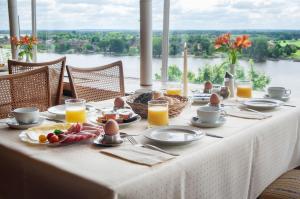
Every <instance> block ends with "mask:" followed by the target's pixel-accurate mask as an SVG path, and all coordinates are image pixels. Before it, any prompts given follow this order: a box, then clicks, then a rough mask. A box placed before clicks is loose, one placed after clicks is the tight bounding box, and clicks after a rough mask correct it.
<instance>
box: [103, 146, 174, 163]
mask: <svg viewBox="0 0 300 199" xmlns="http://www.w3.org/2000/svg"><path fill="white" fill-rule="evenodd" d="M100 152H101V153H105V154H108V155H113V156H116V157H118V158H121V159H123V160H127V161H130V162H133V163H136V164H141V165H146V166H154V165H156V164H160V163H163V162H165V161H168V160H170V159H172V158H174V156H171V155H168V154H165V153H162V152H159V151H155V150H151V149H147V148H144V147H138V146H124V147H116V148H109V149H103V150H101V151H100Z"/></svg>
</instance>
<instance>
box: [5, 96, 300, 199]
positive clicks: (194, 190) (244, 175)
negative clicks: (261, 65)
mask: <svg viewBox="0 0 300 199" xmlns="http://www.w3.org/2000/svg"><path fill="white" fill-rule="evenodd" d="M296 102H297V101H296V100H294V101H291V102H290V103H293V104H295V103H296ZM101 104H103V103H100V104H99V106H101ZM298 105H300V104H298ZM196 108H197V106H191V107H189V108H187V109H186V110H185V111H184V112H183V113H182V114H181V115H180V116H179V117H177V118H174V119H172V120H171V123H172V124H183V125H188V124H189V120H190V118H191V117H192V116H193V115H195V110H196ZM270 113H271V114H272V115H273V117H271V118H268V119H265V120H247V119H241V118H234V117H228V118H227V122H226V124H225V125H224V126H223V127H220V128H216V129H206V130H204V131H205V132H208V133H211V134H216V135H221V136H224V137H225V138H223V139H219V138H212V137H205V138H203V139H202V140H199V141H197V142H194V143H192V144H189V145H185V146H179V147H171V146H170V147H164V148H165V149H167V150H170V151H174V152H177V153H179V154H180V156H179V157H176V158H175V159H173V160H170V161H168V162H166V163H163V164H160V165H157V166H154V167H147V166H142V165H137V164H133V163H130V162H127V161H124V160H121V159H117V158H113V157H110V156H107V155H105V154H101V153H99V151H100V150H101V148H98V147H95V146H92V145H70V146H65V147H57V148H54V147H46V146H31V145H27V144H25V143H22V142H21V141H20V140H19V139H18V134H19V133H20V131H17V130H10V129H8V128H7V127H6V125H5V124H0V159H1V163H0V176H1V186H0V198H1V197H3V198H41V196H43V198H53V197H60V198H71V197H72V198H128V199H134V198H137V199H141V198H145V199H146V198H187V199H190V198H195V199H196V198H207V199H213V198H216V199H218V198H220V199H223V198H233V199H235V198H236V199H242V198H251V199H252V198H253V199H254V198H256V197H257V196H258V195H259V194H260V193H261V192H262V191H263V190H264V189H265V187H266V186H268V185H269V184H270V183H271V182H272V181H273V180H275V179H276V178H277V177H278V176H280V175H281V174H282V173H284V172H285V171H287V170H289V169H291V168H293V167H295V166H297V165H300V145H299V135H300V132H299V125H300V122H299V121H300V109H299V108H298V107H297V108H292V107H281V108H279V109H278V110H275V111H274V112H270ZM146 126H147V122H146V121H142V122H141V123H139V124H136V125H134V126H132V127H130V128H128V129H124V130H122V131H124V132H127V133H135V134H136V133H140V134H142V133H143V130H144V129H145V128H146ZM138 139H139V140H140V141H141V142H147V140H145V139H144V138H143V137H142V136H140V137H139V138H138ZM125 144H129V143H125Z"/></svg>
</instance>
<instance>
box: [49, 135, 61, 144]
mask: <svg viewBox="0 0 300 199" xmlns="http://www.w3.org/2000/svg"><path fill="white" fill-rule="evenodd" d="M58 141H59V138H58V136H57V135H52V136H51V137H50V140H49V142H50V143H54V142H58Z"/></svg>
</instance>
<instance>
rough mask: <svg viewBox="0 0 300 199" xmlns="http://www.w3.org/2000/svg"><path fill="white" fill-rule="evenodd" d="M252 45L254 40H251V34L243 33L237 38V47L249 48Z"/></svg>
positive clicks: (235, 44) (235, 43)
mask: <svg viewBox="0 0 300 199" xmlns="http://www.w3.org/2000/svg"><path fill="white" fill-rule="evenodd" d="M251 45H252V42H251V41H250V40H249V35H242V36H239V37H237V38H236V39H235V42H234V46H235V47H236V48H248V47H250V46H251Z"/></svg>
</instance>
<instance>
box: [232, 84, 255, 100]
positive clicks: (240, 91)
mask: <svg viewBox="0 0 300 199" xmlns="http://www.w3.org/2000/svg"><path fill="white" fill-rule="evenodd" d="M236 95H237V96H238V97H241V98H251V97H252V88H251V87H249V86H238V87H237V92H236Z"/></svg>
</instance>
